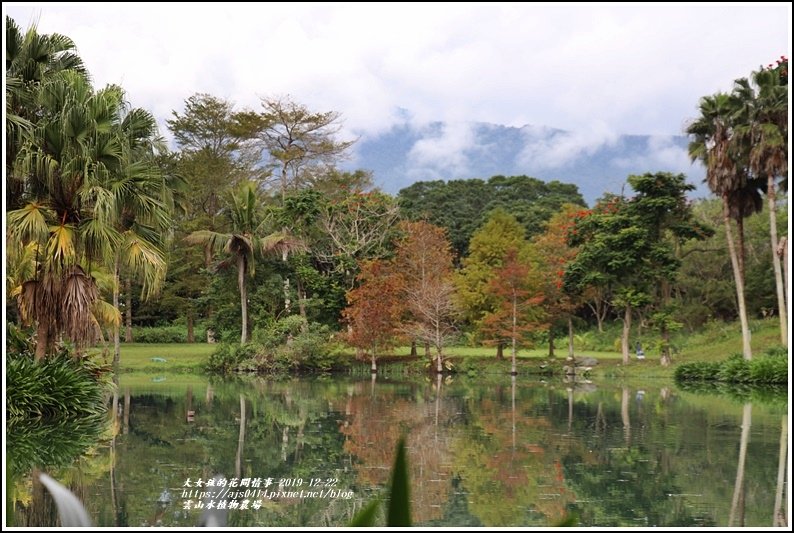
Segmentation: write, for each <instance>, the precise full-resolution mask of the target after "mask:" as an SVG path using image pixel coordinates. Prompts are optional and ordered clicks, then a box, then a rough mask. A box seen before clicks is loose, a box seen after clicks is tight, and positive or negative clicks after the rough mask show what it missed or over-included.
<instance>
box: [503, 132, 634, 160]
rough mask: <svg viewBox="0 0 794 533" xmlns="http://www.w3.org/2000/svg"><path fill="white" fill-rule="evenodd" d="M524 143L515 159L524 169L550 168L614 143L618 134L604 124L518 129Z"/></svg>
mask: <svg viewBox="0 0 794 533" xmlns="http://www.w3.org/2000/svg"><path fill="white" fill-rule="evenodd" d="M522 133H523V134H524V140H525V145H524V148H523V150H522V151H521V153H520V154H519V155H518V158H517V162H518V163H519V164H520V165H522V166H525V167H528V168H535V169H554V168H560V167H564V166H567V165H570V164H573V163H574V162H576V161H577V160H578V159H580V158H583V157H588V156H592V155H593V154H595V153H596V152H597V151H599V150H601V149H603V148H606V147H609V146H612V145H614V144H615V143H616V142H617V140H618V138H619V135H618V133H617V132H615V131H612V130H611V129H610V128H609V127H608V126H607V125H606V124H604V123H594V124H593V125H592V127H590V128H587V129H582V130H578V131H574V132H568V131H560V130H552V129H550V128H547V127H538V126H526V127H524V128H522Z"/></svg>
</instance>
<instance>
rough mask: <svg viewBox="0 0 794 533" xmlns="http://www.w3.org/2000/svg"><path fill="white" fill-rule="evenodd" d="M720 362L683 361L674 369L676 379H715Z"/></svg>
mask: <svg viewBox="0 0 794 533" xmlns="http://www.w3.org/2000/svg"><path fill="white" fill-rule="evenodd" d="M720 366H721V363H716V362H706V361H698V362H694V363H685V364H682V365H680V366H678V367H676V369H675V373H674V374H673V375H674V376H675V379H676V380H682V381H716V380H717V375H718V373H719V371H720Z"/></svg>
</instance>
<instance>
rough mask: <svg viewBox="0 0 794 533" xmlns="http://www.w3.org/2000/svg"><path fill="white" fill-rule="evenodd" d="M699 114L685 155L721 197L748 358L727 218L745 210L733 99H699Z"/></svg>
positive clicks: (739, 271) (736, 259)
mask: <svg viewBox="0 0 794 533" xmlns="http://www.w3.org/2000/svg"><path fill="white" fill-rule="evenodd" d="M699 109H700V117H698V118H697V119H696V120H695V121H694V122H692V123H691V124H690V125H689V126H688V127H687V129H686V133H687V134H689V135H690V136H691V138H692V140H691V141H690V143H689V157H690V158H691V159H692V161H695V160H700V161H701V162H703V163H704V165H705V167H706V183H707V185H708V187H709V189H711V191H712V192H713V193H714V194H716V195H717V196H719V197H720V198H722V207H723V209H722V213H723V222H724V224H725V237H726V240H727V241H728V253H729V254H730V257H731V266H732V267H733V278H734V281H735V283H736V299H737V302H738V307H739V320H740V322H741V326H742V353H743V355H744V358H745V359H751V358H752V356H753V355H752V350H751V348H750V327H749V324H748V321H747V307H746V305H745V300H744V277H743V275H742V267H741V264H740V262H739V256H738V255H737V252H736V246H735V244H734V240H733V232H732V230H731V218H734V217H736V216H738V217H739V218H741V216H742V215H743V214H744V213H745V212H746V209H745V206H744V204H743V198H744V196H743V195H742V194H740V192H739V191H742V190H745V191H746V188H747V185H748V184H747V175H746V173H745V172H744V167H743V166H742V165H741V162H739V161H737V159H736V157H735V154H734V152H733V144H732V141H733V135H734V124H733V121H732V118H733V117H734V116H735V111H736V107H735V100H734V99H733V98H731V96H730V95H728V94H725V93H717V94H714V95H712V96H705V97H703V98H701V99H700V106H699Z"/></svg>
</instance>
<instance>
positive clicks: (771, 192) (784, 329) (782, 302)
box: [766, 175, 788, 347]
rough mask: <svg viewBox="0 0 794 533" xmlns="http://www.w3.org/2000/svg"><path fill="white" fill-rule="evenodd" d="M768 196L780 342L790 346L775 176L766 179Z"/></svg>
mask: <svg viewBox="0 0 794 533" xmlns="http://www.w3.org/2000/svg"><path fill="white" fill-rule="evenodd" d="M766 180H767V181H766V197H767V203H768V205H769V238H770V240H771V242H772V266H773V267H774V269H775V289H776V292H777V311H778V316H779V317H780V343H781V344H782V345H783V346H786V347H787V346H788V317H787V312H786V297H785V293H784V290H785V289H784V288H783V272H782V271H781V268H780V258H779V257H778V255H777V247H778V240H777V204H776V202H775V177H774V176H771V175H770V176H768V177H767V179H766Z"/></svg>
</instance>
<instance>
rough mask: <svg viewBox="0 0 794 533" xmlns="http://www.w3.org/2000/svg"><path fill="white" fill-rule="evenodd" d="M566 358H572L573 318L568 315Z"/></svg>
mask: <svg viewBox="0 0 794 533" xmlns="http://www.w3.org/2000/svg"><path fill="white" fill-rule="evenodd" d="M568 358H569V359H573V318H571V315H568Z"/></svg>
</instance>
